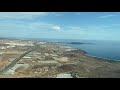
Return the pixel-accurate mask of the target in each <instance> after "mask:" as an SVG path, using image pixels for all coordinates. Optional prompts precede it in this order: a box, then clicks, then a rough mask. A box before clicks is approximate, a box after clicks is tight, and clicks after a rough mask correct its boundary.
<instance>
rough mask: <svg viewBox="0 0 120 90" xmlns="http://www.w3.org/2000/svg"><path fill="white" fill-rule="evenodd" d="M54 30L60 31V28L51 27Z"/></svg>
mask: <svg viewBox="0 0 120 90" xmlns="http://www.w3.org/2000/svg"><path fill="white" fill-rule="evenodd" d="M52 28H53V29H54V30H56V31H60V30H61V27H60V26H53V27H52Z"/></svg>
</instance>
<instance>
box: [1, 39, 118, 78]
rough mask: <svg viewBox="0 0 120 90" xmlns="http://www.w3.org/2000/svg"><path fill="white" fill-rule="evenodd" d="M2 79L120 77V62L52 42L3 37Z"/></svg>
mask: <svg viewBox="0 0 120 90" xmlns="http://www.w3.org/2000/svg"><path fill="white" fill-rule="evenodd" d="M71 43H73V44H81V43H76V42H71ZM0 78H120V62H118V61H112V60H107V59H102V58H97V57H92V56H88V55H86V52H85V51H83V50H81V49H76V48H72V47H68V46H62V45H60V44H56V43H52V42H46V41H42V40H41V41H31V40H16V39H15V40H14V39H2V38H1V39H0Z"/></svg>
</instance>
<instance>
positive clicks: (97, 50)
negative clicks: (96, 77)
mask: <svg viewBox="0 0 120 90" xmlns="http://www.w3.org/2000/svg"><path fill="white" fill-rule="evenodd" d="M49 41H52V42H62V43H63V44H64V45H68V46H71V47H74V48H79V49H82V50H84V51H86V52H87V54H88V55H91V56H96V57H101V58H107V59H111V60H119V61H120V41H110V40H70V39H69V40H68V39H49ZM70 42H80V43H84V44H70ZM68 43H69V44H68ZM88 43H90V44H88Z"/></svg>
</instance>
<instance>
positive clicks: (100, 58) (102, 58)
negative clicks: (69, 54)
mask: <svg viewBox="0 0 120 90" xmlns="http://www.w3.org/2000/svg"><path fill="white" fill-rule="evenodd" d="M53 43H54V42H53ZM57 44H59V45H62V46H64V47H68V48H73V49H77V50H80V51H82V52H83V53H84V55H85V56H88V57H92V58H95V59H97V60H102V61H108V62H118V63H120V60H117V59H116V60H115V59H108V58H104V57H98V56H94V55H90V54H88V53H87V52H86V51H85V50H83V49H80V48H74V47H71V46H69V45H66V44H64V43H61V44H60V43H57Z"/></svg>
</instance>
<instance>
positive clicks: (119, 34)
mask: <svg viewBox="0 0 120 90" xmlns="http://www.w3.org/2000/svg"><path fill="white" fill-rule="evenodd" d="M0 37H16V38H52V39H87V40H119V41H120V12H0Z"/></svg>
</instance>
